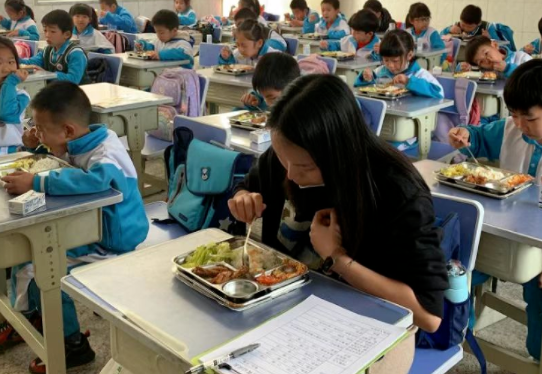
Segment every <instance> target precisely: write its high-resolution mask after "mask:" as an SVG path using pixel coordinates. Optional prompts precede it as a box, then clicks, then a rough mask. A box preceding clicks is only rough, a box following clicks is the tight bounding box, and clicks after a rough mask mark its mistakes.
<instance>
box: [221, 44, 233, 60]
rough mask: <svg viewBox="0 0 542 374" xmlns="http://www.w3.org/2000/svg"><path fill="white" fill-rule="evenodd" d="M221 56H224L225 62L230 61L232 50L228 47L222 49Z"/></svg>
mask: <svg viewBox="0 0 542 374" xmlns="http://www.w3.org/2000/svg"><path fill="white" fill-rule="evenodd" d="M220 56H222V58H223V59H224V60H227V59H229V58H230V57H231V50H230V49H229V48H228V47H224V48H222V50H221V51H220Z"/></svg>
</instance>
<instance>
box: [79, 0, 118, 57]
mask: <svg viewBox="0 0 542 374" xmlns="http://www.w3.org/2000/svg"><path fill="white" fill-rule="evenodd" d="M70 16H72V19H73V25H74V27H73V35H74V36H75V37H76V38H77V39H79V45H80V46H81V47H83V48H84V47H98V49H96V50H95V51H94V52H98V53H104V54H111V53H115V47H114V46H113V44H111V42H110V41H109V40H107V38H106V37H105V36H104V34H102V33H101V32H100V31H99V30H98V15H97V14H96V11H95V10H94V9H93V8H92V7H91V6H89V5H87V4H75V5H74V6H72V7H71V8H70Z"/></svg>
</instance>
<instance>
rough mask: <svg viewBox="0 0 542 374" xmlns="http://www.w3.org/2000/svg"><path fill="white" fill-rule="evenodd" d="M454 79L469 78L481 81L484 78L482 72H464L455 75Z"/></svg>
mask: <svg viewBox="0 0 542 374" xmlns="http://www.w3.org/2000/svg"><path fill="white" fill-rule="evenodd" d="M454 77H456V78H467V79H480V78H482V72H481V71H462V72H460V73H455V74H454Z"/></svg>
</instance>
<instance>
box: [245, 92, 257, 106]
mask: <svg viewBox="0 0 542 374" xmlns="http://www.w3.org/2000/svg"><path fill="white" fill-rule="evenodd" d="M241 102H242V103H243V104H244V105H246V106H258V104H259V100H258V98H257V97H256V96H254V95H252V94H249V93H246V94H244V95H243V96H241Z"/></svg>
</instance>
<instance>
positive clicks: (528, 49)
mask: <svg viewBox="0 0 542 374" xmlns="http://www.w3.org/2000/svg"><path fill="white" fill-rule="evenodd" d="M523 50H524V51H525V53H528V54H530V55H531V54H533V52H534V45H532V44H527V45H526V46H525V47H523Z"/></svg>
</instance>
